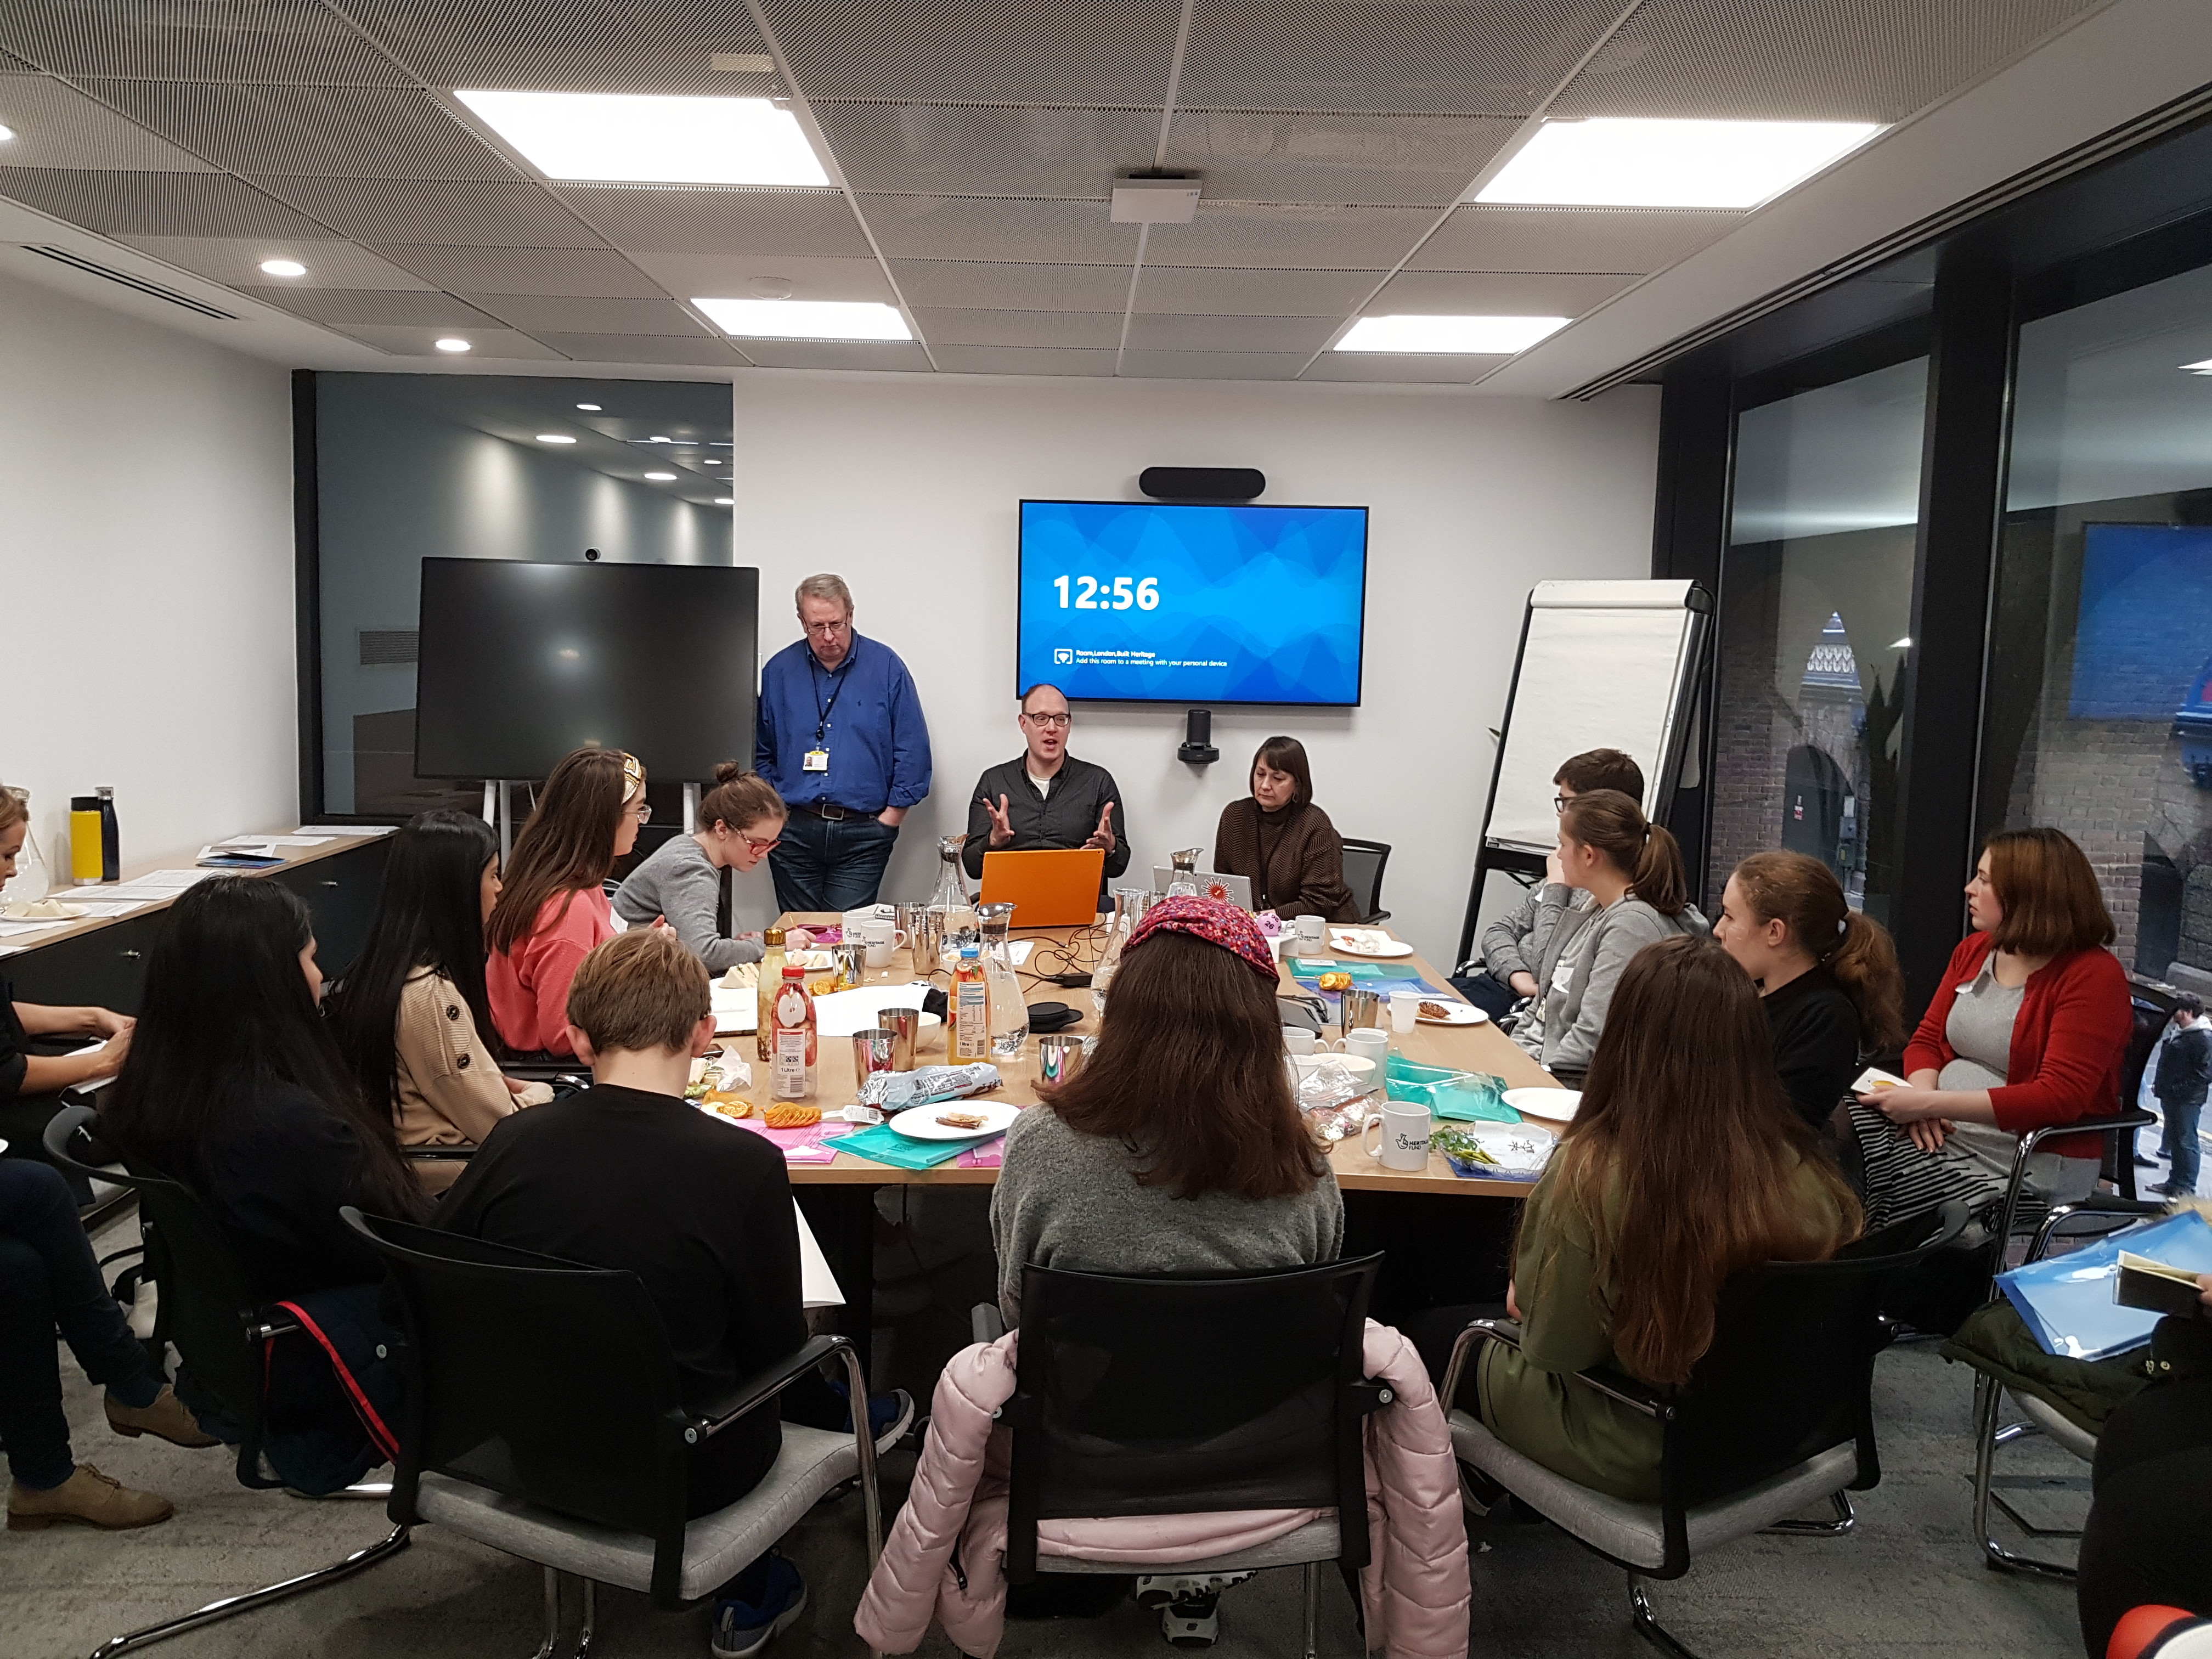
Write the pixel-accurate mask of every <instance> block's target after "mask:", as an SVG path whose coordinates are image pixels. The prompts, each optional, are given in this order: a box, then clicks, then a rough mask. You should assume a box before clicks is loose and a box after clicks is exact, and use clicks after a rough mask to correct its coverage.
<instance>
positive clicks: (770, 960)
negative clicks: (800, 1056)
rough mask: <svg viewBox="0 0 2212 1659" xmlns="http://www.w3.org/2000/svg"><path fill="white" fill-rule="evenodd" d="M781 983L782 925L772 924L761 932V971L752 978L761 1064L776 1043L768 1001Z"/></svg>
mask: <svg viewBox="0 0 2212 1659" xmlns="http://www.w3.org/2000/svg"><path fill="white" fill-rule="evenodd" d="M782 983H783V929H782V928H781V927H771V928H769V929H768V930H767V931H766V932H765V933H763V934H762V935H761V959H760V972H759V973H758V974H757V975H755V976H754V980H753V1029H754V1031H755V1033H756V1034H757V1035H756V1039H755V1042H756V1046H757V1048H759V1049H760V1061H761V1064H762V1065H763V1066H765V1065H767V1064H768V1062H769V1061H770V1060H774V1059H775V1042H773V1041H772V1040H771V1038H770V1037H769V1025H770V1022H769V1004H770V1003H771V1002H773V1001H775V989H776V987H777V986H779V985H781V984H782Z"/></svg>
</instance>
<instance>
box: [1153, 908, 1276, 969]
mask: <svg viewBox="0 0 2212 1659" xmlns="http://www.w3.org/2000/svg"><path fill="white" fill-rule="evenodd" d="M1155 933H1188V934H1189V935H1190V936H1191V937H1192V938H1193V939H1204V940H1205V941H1206V943H1207V944H1208V945H1219V946H1220V947H1221V948H1222V949H1223V950H1225V951H1233V952H1235V953H1236V955H1237V957H1240V958H1242V959H1243V963H1244V964H1245V966H1247V967H1248V968H1249V969H1251V970H1252V971H1253V972H1254V973H1255V974H1257V975H1260V976H1261V978H1262V979H1264V980H1266V981H1267V983H1268V984H1270V985H1273V984H1275V983H1277V982H1278V978H1277V975H1276V973H1275V953H1274V952H1273V951H1272V950H1270V949H1269V948H1268V946H1267V939H1265V938H1264V937H1262V935H1261V932H1260V925H1259V923H1257V922H1255V921H1253V920H1252V918H1251V917H1250V916H1249V915H1246V914H1245V913H1244V912H1243V911H1242V910H1240V909H1238V908H1237V907H1236V906H1235V905H1233V904H1225V903H1223V902H1221V901H1220V900H1219V899H1209V898H1192V897H1183V898H1171V899H1164V900H1162V901H1161V902H1159V903H1158V904H1155V905H1154V906H1152V908H1151V909H1149V910H1147V911H1146V912H1145V918H1144V920H1143V921H1139V923H1138V924H1137V926H1136V928H1135V931H1133V933H1130V935H1129V942H1128V943H1127V945H1123V946H1122V947H1121V948H1122V949H1123V950H1124V951H1133V950H1135V949H1136V948H1137V946H1139V945H1142V944H1143V943H1144V942H1145V941H1146V939H1150V938H1151V937H1152V935H1153V934H1155Z"/></svg>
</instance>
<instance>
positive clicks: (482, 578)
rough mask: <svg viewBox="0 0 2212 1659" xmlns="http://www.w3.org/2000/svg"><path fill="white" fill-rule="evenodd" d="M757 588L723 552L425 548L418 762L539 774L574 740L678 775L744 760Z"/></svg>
mask: <svg viewBox="0 0 2212 1659" xmlns="http://www.w3.org/2000/svg"><path fill="white" fill-rule="evenodd" d="M759 599H760V572H759V571H757V570H751V569H736V568H732V567H730V566H728V565H720V566H715V565H680V564H611V563H602V564H535V563H530V562H525V561H523V560H520V559H425V560H423V561H422V635H421V647H420V648H421V653H422V660H421V663H420V665H418V668H417V670H416V699H415V703H416V716H415V772H416V776H418V777H425V778H542V777H544V775H546V774H547V773H548V772H550V770H552V768H553V763H555V762H556V761H557V760H559V759H560V758H561V757H562V756H563V755H565V754H567V753H568V751H569V750H572V749H577V748H580V747H582V746H583V745H584V744H600V745H602V746H604V747H606V748H609V749H623V750H629V752H630V753H631V754H634V755H635V756H636V757H638V758H639V759H640V760H641V761H643V762H644V763H645V765H646V769H647V771H649V772H651V773H653V775H655V776H657V777H660V778H664V779H667V780H671V781H686V782H703V781H706V780H707V779H708V778H711V777H713V776H714V766H715V763H717V762H719V761H725V760H738V761H750V759H751V757H752V750H753V699H754V695H755V690H754V689H755V687H756V686H757V684H759V653H758V649H757V637H758V635H757V629H758V626H759V611H760V605H759Z"/></svg>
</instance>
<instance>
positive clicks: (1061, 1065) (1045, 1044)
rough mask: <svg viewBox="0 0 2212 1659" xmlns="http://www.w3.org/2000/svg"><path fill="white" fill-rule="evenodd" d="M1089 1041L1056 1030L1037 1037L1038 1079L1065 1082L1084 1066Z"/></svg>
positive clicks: (1047, 1081) (1046, 1081)
mask: <svg viewBox="0 0 2212 1659" xmlns="http://www.w3.org/2000/svg"><path fill="white" fill-rule="evenodd" d="M1090 1051H1091V1050H1090V1044H1089V1042H1087V1041H1086V1040H1085V1038H1082V1037H1079V1036H1068V1035H1067V1034H1066V1032H1064V1031H1055V1032H1053V1033H1051V1034H1049V1035H1048V1036H1041V1037H1039V1038H1038V1039H1037V1081H1038V1082H1040V1083H1065V1082H1066V1081H1067V1079H1070V1078H1072V1077H1073V1076H1074V1075H1075V1074H1076V1073H1077V1072H1078V1071H1079V1070H1080V1069H1081V1068H1082V1066H1083V1057H1084V1055H1085V1054H1088V1053H1089V1052H1090Z"/></svg>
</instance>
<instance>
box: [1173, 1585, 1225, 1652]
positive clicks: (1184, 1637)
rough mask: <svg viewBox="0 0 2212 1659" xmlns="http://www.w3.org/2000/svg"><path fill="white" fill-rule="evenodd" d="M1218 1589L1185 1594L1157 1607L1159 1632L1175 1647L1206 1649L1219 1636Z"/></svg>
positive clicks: (1219, 1604) (1219, 1599) (1219, 1605)
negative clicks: (1178, 1599)
mask: <svg viewBox="0 0 2212 1659" xmlns="http://www.w3.org/2000/svg"><path fill="white" fill-rule="evenodd" d="M1220 1607H1221V1595H1220V1593H1219V1592H1218V1591H1213V1592H1209V1593H1208V1594H1206V1595H1192V1596H1187V1597H1185V1598H1184V1599H1183V1600H1182V1601H1170V1602H1169V1603H1168V1604H1167V1606H1165V1607H1162V1608H1161V1609H1160V1634H1161V1635H1163V1636H1164V1637H1166V1638H1167V1639H1168V1645H1169V1646H1170V1647H1176V1648H1210V1647H1212V1645H1213V1644H1214V1643H1216V1642H1217V1641H1218V1640H1220V1638H1221V1613H1220Z"/></svg>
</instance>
